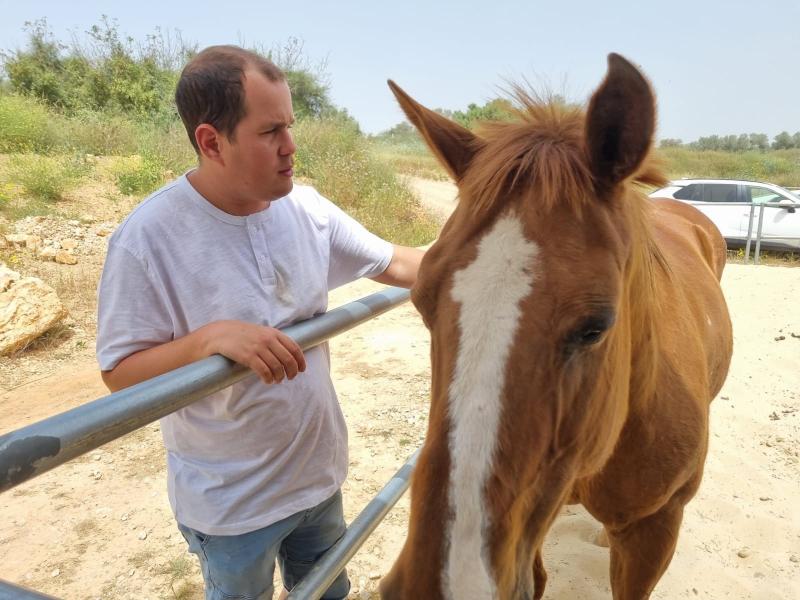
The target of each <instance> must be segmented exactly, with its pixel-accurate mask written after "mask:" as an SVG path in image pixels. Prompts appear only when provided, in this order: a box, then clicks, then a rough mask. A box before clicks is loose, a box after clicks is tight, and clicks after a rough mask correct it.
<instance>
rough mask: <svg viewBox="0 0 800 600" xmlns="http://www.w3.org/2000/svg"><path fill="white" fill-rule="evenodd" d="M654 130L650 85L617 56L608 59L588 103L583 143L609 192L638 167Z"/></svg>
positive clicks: (596, 174) (652, 99)
mask: <svg viewBox="0 0 800 600" xmlns="http://www.w3.org/2000/svg"><path fill="white" fill-rule="evenodd" d="M655 127H656V104H655V98H654V97H653V92H652V90H651V89H650V84H649V83H647V80H646V79H645V78H644V76H643V75H642V74H641V73H640V72H639V70H638V69H637V68H636V67H634V66H633V65H632V64H631V63H629V62H628V61H627V60H625V59H624V58H622V57H621V56H620V55H619V54H609V55H608V73H607V74H606V78H605V80H604V81H603V83H602V84H600V87H599V88H598V89H597V91H595V93H594V95H593V96H592V100H591V102H590V103H589V110H588V111H587V118H586V140H587V146H588V151H589V160H590V164H591V169H592V174H593V175H594V178H595V181H596V182H597V184H598V186H599V187H601V188H603V189H610V188H611V187H613V186H614V185H616V184H617V183H619V182H620V181H622V180H623V179H625V178H626V177H629V176H630V175H632V174H634V173H635V172H636V171H637V169H638V168H639V167H640V166H641V164H642V162H643V161H644V159H645V157H646V156H647V153H648V152H649V150H650V145H651V144H652V142H653V133H654V131H655Z"/></svg>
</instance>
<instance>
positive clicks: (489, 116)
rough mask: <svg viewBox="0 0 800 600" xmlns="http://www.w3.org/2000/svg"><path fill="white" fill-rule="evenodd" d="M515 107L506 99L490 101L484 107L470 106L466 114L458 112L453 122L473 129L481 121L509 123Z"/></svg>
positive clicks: (454, 114) (455, 113)
mask: <svg viewBox="0 0 800 600" xmlns="http://www.w3.org/2000/svg"><path fill="white" fill-rule="evenodd" d="M513 113H514V107H513V106H512V104H511V102H510V101H509V100H506V99H505V98H495V99H494V100H489V101H488V102H487V103H486V104H484V105H483V106H478V105H477V104H474V103H472V104H469V105H468V106H467V110H466V112H463V111H460V110H457V111H455V112H454V113H453V117H452V118H453V120H454V121H455V122H456V123H458V124H459V125H462V126H464V127H466V128H467V129H473V128H474V127H475V126H476V125H478V124H479V123H480V122H481V121H508V120H510V119H511V118H512V115H513Z"/></svg>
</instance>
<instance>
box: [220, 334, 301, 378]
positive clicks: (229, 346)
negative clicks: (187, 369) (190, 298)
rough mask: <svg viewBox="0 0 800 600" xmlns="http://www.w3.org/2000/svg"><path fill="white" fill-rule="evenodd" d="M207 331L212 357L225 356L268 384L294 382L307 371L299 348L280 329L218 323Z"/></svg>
mask: <svg viewBox="0 0 800 600" xmlns="http://www.w3.org/2000/svg"><path fill="white" fill-rule="evenodd" d="M206 328H207V331H206V334H207V337H206V339H207V346H206V347H207V353H208V354H209V355H211V354H222V355H223V356H226V357H228V358H230V359H231V360H233V361H236V362H237V363H239V364H242V365H245V366H247V367H250V368H251V369H252V370H253V371H255V372H256V373H257V374H258V376H259V377H261V379H262V380H263V381H264V383H266V384H271V383H280V382H281V381H283V379H284V377H286V378H288V379H294V378H295V377H296V376H297V374H298V373H300V372H303V371H305V370H306V359H305V357H304V356H303V351H302V350H301V349H300V346H298V345H297V343H296V342H295V341H294V340H293V339H292V338H290V337H289V336H287V335H285V334H284V333H282V332H281V331H280V330H278V329H273V328H272V327H263V326H261V325H255V324H253V323H246V322H244V321H216V322H214V323H210V324H209V325H207V326H206Z"/></svg>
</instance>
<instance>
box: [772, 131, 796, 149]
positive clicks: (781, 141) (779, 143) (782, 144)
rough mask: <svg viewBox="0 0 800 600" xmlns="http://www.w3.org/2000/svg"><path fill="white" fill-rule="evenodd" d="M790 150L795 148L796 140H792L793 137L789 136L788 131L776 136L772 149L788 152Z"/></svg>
mask: <svg viewBox="0 0 800 600" xmlns="http://www.w3.org/2000/svg"><path fill="white" fill-rule="evenodd" d="M789 148H794V140H793V139H792V136H791V135H789V132H788V131H781V132H780V133H779V134H778V135H776V136H775V138H774V141H773V142H772V149H773V150H787V149H789Z"/></svg>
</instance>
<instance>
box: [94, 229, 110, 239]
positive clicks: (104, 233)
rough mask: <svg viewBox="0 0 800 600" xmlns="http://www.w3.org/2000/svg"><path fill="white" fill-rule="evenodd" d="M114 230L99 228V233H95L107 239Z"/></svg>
mask: <svg viewBox="0 0 800 600" xmlns="http://www.w3.org/2000/svg"><path fill="white" fill-rule="evenodd" d="M113 231H114V230H113V229H111V227H98V228H97V231H96V232H95V233H96V234H97V235H99V236H100V237H106V236H107V235H111V233H112V232H113Z"/></svg>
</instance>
